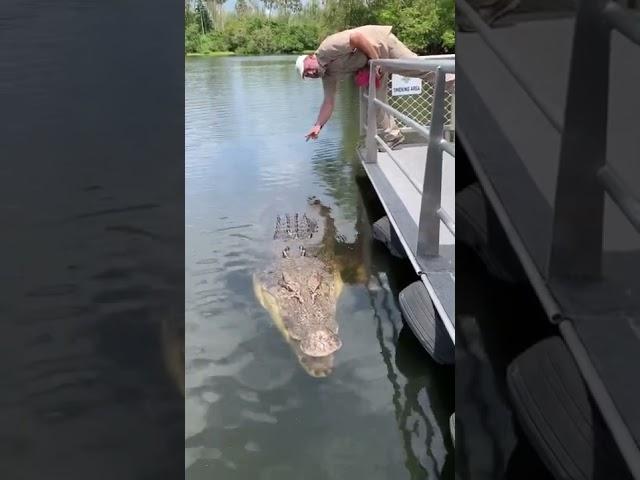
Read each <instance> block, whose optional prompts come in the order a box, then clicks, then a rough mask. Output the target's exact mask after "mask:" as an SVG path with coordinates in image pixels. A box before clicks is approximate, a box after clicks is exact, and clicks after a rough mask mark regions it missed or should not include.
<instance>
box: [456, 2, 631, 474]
mask: <svg viewBox="0 0 640 480" xmlns="http://www.w3.org/2000/svg"><path fill="white" fill-rule="evenodd" d="M631 3H632V2H627V4H628V5H631ZM456 9H457V11H458V12H460V13H462V14H463V15H465V17H467V20H468V21H469V22H470V23H471V24H472V25H473V26H474V27H475V29H476V31H477V33H478V34H479V36H480V37H481V38H482V39H483V40H484V42H485V43H486V44H487V46H489V48H490V49H491V50H492V51H493V53H494V54H495V55H496V57H497V58H498V59H499V60H500V62H501V63H502V64H503V66H504V67H505V68H506V70H507V71H508V72H509V73H510V74H511V75H512V76H513V77H514V78H515V79H516V80H517V81H518V83H519V84H520V87H521V88H522V90H523V91H524V92H525V93H526V94H527V95H528V96H529V98H530V99H531V100H532V101H533V102H534V104H535V105H536V106H537V107H538V108H539V110H540V111H541V112H542V113H543V115H545V117H546V118H547V119H548V121H549V122H550V124H551V125H553V127H554V128H555V129H556V131H557V132H558V133H559V134H560V135H561V140H560V145H561V147H560V158H559V166H558V181H557V185H556V192H555V204H554V218H553V230H552V234H551V238H550V239H549V242H550V244H551V254H550V256H549V259H548V263H547V265H546V272H539V271H538V270H537V267H535V268H534V269H532V268H531V267H529V268H527V264H530V257H529V256H528V254H527V253H524V251H523V250H522V248H521V247H520V248H518V245H522V244H521V243H520V241H519V240H518V242H515V244H514V248H515V249H516V250H518V249H519V250H520V251H523V253H522V255H521V259H522V261H523V266H524V267H525V270H527V273H528V274H529V277H530V279H531V282H532V284H533V285H534V288H536V291H537V292H539V295H540V297H541V299H542V300H544V299H545V297H546V298H551V296H550V294H548V293H547V294H545V293H544V292H545V291H546V290H545V288H546V285H548V284H549V281H550V280H552V279H553V280H555V281H556V282H558V281H559V282H566V281H569V282H570V281H571V280H572V279H575V278H579V279H581V280H583V279H589V280H592V281H598V280H600V279H601V277H602V262H603V254H604V248H603V247H604V245H603V233H604V231H603V230H604V201H605V194H608V195H609V196H610V198H611V199H612V200H613V202H614V203H615V204H616V205H617V206H618V208H619V209H620V211H621V212H622V213H623V214H624V215H625V217H626V218H627V220H628V221H629V223H630V224H631V225H632V226H633V227H634V228H635V230H636V231H638V232H640V199H638V198H637V196H635V195H634V193H633V191H632V190H631V188H630V186H629V185H628V184H626V183H625V182H624V181H623V179H622V177H621V176H620V175H619V174H618V173H616V171H615V169H614V168H613V166H612V165H610V164H608V163H607V158H606V151H607V148H606V147H607V130H608V128H607V127H608V113H609V112H608V107H609V71H610V61H611V36H612V32H613V31H617V32H619V33H620V34H621V35H623V36H625V37H626V38H627V39H629V40H630V41H631V42H633V43H635V44H636V45H640V13H638V11H636V10H634V9H632V8H628V7H626V6H623V5H622V3H621V2H616V1H612V0H581V1H579V2H578V3H577V14H576V18H575V25H574V36H573V46H572V55H571V63H570V69H569V72H570V73H569V82H568V86H567V101H566V105H565V109H564V112H563V113H564V115H562V114H561V112H560V111H559V110H558V109H557V108H552V106H551V105H550V104H549V103H548V102H546V101H544V99H542V98H541V97H539V96H538V95H536V94H535V92H534V90H533V88H532V86H531V82H530V81H529V80H528V79H527V78H525V77H524V76H523V75H522V74H520V72H518V71H517V70H516V69H515V68H514V64H515V62H514V61H513V60H511V59H510V58H509V55H508V52H506V51H505V50H504V49H503V48H501V47H500V46H499V45H498V43H497V42H496V41H495V39H494V38H493V37H492V36H491V30H490V28H489V27H488V26H487V25H486V24H485V23H484V22H483V21H482V19H481V18H480V16H479V15H478V14H477V13H476V12H475V11H474V10H473V8H471V7H470V6H469V4H468V3H467V2H466V1H465V0H456ZM584 52H589V55H584ZM500 210H501V209H497V212H499V211H500ZM503 223H504V225H505V228H507V227H508V228H509V229H511V230H512V231H513V226H512V223H511V222H510V221H509V219H508V218H506V215H505V218H504V220H503ZM511 235H512V237H514V238H515V237H517V236H516V235H515V234H511ZM525 260H527V262H525ZM533 270H536V271H533ZM543 275H546V277H547V278H546V279H545V278H543ZM536 285H537V287H536ZM596 298H597V296H596ZM596 303H597V302H596ZM552 308H553V309H555V310H557V307H555V306H554V307H552ZM552 308H551V307H547V311H551V309H552ZM600 308H601V307H598V309H600ZM559 328H560V332H561V333H562V335H563V337H564V338H565V340H566V342H567V345H568V347H569V349H570V351H571V352H572V354H573V356H574V358H575V359H576V362H577V363H578V366H579V368H580V371H581V373H582V375H583V377H584V379H585V381H586V383H587V385H588V386H589V389H590V391H591V393H592V394H593V396H594V398H595V401H596V403H597V404H598V406H599V407H600V412H601V413H602V415H603V417H604V419H605V422H606V423H607V425H608V427H609V430H610V431H611V433H612V435H613V437H614V439H615V441H616V443H617V445H618V447H619V449H620V452H621V454H622V456H623V458H624V459H625V461H626V464H627V466H628V467H629V471H630V472H631V474H632V475H633V477H634V478H640V456H639V455H638V453H639V450H638V446H637V444H636V442H635V441H634V439H633V437H632V434H631V432H630V430H629V427H628V426H627V425H626V423H625V421H624V420H623V419H622V417H621V415H620V413H619V412H618V410H617V407H616V404H615V403H614V401H613V399H612V397H611V394H610V393H609V391H608V390H607V388H606V386H605V384H604V383H603V381H602V380H601V378H600V376H599V373H598V371H597V370H596V368H595V366H594V365H593V363H592V361H591V359H590V358H589V355H588V353H587V352H586V350H585V348H584V346H583V344H582V340H581V339H580V338H579V336H578V334H577V333H576V330H575V327H574V326H573V324H572V323H571V321H569V320H567V319H562V321H560V323H559Z"/></svg>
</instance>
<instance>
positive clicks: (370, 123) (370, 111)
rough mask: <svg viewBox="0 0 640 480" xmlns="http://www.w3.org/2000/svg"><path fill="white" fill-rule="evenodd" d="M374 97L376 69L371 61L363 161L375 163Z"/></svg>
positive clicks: (376, 153) (376, 157) (376, 150)
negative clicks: (365, 151)
mask: <svg viewBox="0 0 640 480" xmlns="http://www.w3.org/2000/svg"><path fill="white" fill-rule="evenodd" d="M375 98H376V70H375V64H374V62H371V65H370V68H369V101H368V104H367V137H366V140H365V141H366V147H367V155H366V159H365V161H366V162H367V163H376V162H377V161H378V148H377V146H376V138H375V137H376V133H377V125H378V122H376V105H375V103H374V99H375Z"/></svg>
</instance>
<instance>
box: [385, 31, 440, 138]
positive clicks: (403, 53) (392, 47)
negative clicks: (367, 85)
mask: <svg viewBox="0 0 640 480" xmlns="http://www.w3.org/2000/svg"><path fill="white" fill-rule="evenodd" d="M386 49H387V51H386V52H380V53H382V54H385V53H386V54H387V55H388V56H387V57H384V58H415V57H417V56H418V55H417V54H415V53H413V52H412V51H411V50H409V49H408V48H407V47H406V46H405V45H404V44H403V43H402V42H401V41H400V40H398V38H397V37H396V36H395V35H394V34H393V33H391V34H389V41H388V44H387V45H386ZM393 73H397V74H399V75H403V76H406V77H419V78H421V79H422V80H423V81H425V82H433V81H434V79H435V74H434V73H433V72H425V73H423V74H421V75H416V72H414V71H408V70H398V71H395V70H394V72H393ZM448 83H449V82H448ZM388 85H389V73H384V74H383V75H382V79H381V82H380V88H378V89H377V90H376V96H377V98H378V99H379V100H380V101H382V102H384V103H388V89H389V87H388ZM450 88H451V84H450V85H448V89H450ZM376 119H377V123H378V129H379V130H381V131H382V135H381V137H382V139H383V140H384V141H385V142H387V143H391V142H393V141H394V140H396V139H398V138H400V137H402V133H401V132H400V129H399V128H398V127H397V125H396V122H395V120H394V118H393V117H392V116H391V115H389V114H388V113H387V112H385V111H384V110H382V109H381V108H379V109H378V111H377V118H376Z"/></svg>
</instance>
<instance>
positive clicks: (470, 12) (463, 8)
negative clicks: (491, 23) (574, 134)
mask: <svg viewBox="0 0 640 480" xmlns="http://www.w3.org/2000/svg"><path fill="white" fill-rule="evenodd" d="M456 8H458V9H459V10H460V12H462V13H463V14H464V16H465V17H466V18H467V20H469V22H470V23H471V25H473V26H474V28H475V29H476V30H477V31H478V33H479V34H480V36H481V37H482V39H483V40H484V41H485V43H486V44H487V45H488V46H489V48H490V49H491V50H492V51H493V53H494V55H495V56H496V57H498V59H499V60H500V62H502V65H504V67H505V68H506V69H507V70H508V71H509V73H510V74H511V75H513V77H514V78H515V79H516V80H517V81H518V83H519V84H520V86H521V87H522V89H523V90H524V91H525V93H526V94H527V95H528V96H529V98H530V99H531V100H532V101H533V103H535V104H536V106H537V107H538V108H539V109H540V111H541V112H542V113H543V115H544V116H545V117H547V120H549V122H550V123H551V125H553V127H554V128H555V129H556V130H557V131H558V132H561V131H562V120H561V118H562V117H561V115H560V114H559V113H558V111H557V109H555V108H552V107H551V105H549V103H548V102H547V101H546V100H543V99H541V98H539V97H538V96H537V95H536V94H535V93H533V88H532V86H531V82H530V81H529V80H528V78H526V77H525V76H524V75H521V74H520V73H519V72H518V71H517V70H516V69H515V68H514V67H513V65H512V64H511V62H510V61H509V59H508V58H507V55H506V54H505V53H504V52H503V51H502V49H500V48H499V47H498V45H497V44H496V42H495V41H494V40H493V38H491V36H490V34H489V32H490V29H489V27H487V25H486V24H485V23H484V22H483V21H482V19H481V18H480V15H478V14H477V13H476V11H475V10H474V9H473V8H471V7H470V6H469V4H468V3H467V2H466V1H465V0H456Z"/></svg>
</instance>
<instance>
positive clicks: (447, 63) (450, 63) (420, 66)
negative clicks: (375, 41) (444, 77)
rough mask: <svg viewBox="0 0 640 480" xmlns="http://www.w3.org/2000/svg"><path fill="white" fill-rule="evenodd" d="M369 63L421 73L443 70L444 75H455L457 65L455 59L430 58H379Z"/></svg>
mask: <svg viewBox="0 0 640 480" xmlns="http://www.w3.org/2000/svg"><path fill="white" fill-rule="evenodd" d="M369 63H370V64H371V65H373V66H375V65H380V66H382V67H391V69H394V68H397V69H398V70H400V69H403V70H407V69H409V70H412V69H415V70H416V71H419V72H424V71H425V70H426V71H436V70H442V71H443V72H444V73H455V71H456V64H455V60H454V59H450V58H442V59H435V58H433V59H432V58H430V57H422V58H409V59H407V58H402V59H398V58H378V59H375V60H370V61H369Z"/></svg>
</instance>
